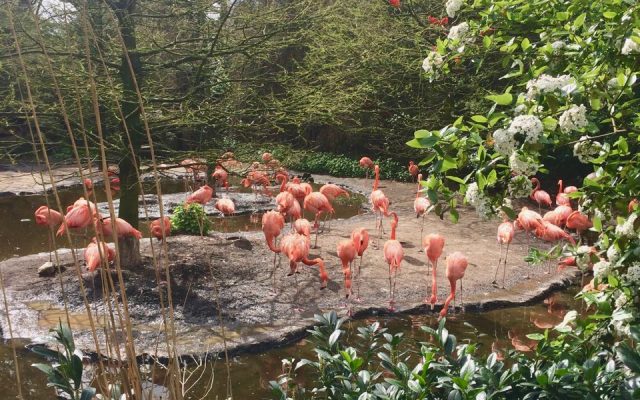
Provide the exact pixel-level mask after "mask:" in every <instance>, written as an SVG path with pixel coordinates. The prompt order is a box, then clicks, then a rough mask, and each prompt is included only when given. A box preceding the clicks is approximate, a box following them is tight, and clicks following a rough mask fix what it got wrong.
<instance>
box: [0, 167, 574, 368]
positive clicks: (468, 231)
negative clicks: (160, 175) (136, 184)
mask: <svg viewBox="0 0 640 400" xmlns="http://www.w3.org/2000/svg"><path fill="white" fill-rule="evenodd" d="M315 178H316V182H322V181H325V180H331V181H333V182H336V183H340V184H344V185H346V186H348V187H349V188H351V189H353V190H355V191H362V192H364V193H367V192H368V191H370V188H369V185H370V184H371V181H368V182H367V181H365V180H362V179H337V178H327V177H322V176H315ZM382 189H383V190H384V191H385V193H386V194H387V196H389V198H390V199H391V201H392V205H391V209H392V210H394V211H397V212H398V214H399V217H400V223H399V227H398V239H399V240H400V241H401V243H402V244H403V247H404V251H405V258H404V262H403V263H402V266H401V270H400V273H399V275H398V282H397V289H396V291H397V296H396V300H397V304H396V307H397V309H398V312H416V313H431V312H438V311H439V309H440V305H441V304H442V302H443V301H444V298H445V297H446V296H447V295H448V292H449V289H448V286H449V285H448V282H447V281H446V279H445V276H444V257H445V256H446V255H447V254H450V253H452V252H453V251H462V252H463V253H465V254H466V255H467V256H468V258H469V261H470V263H471V265H470V266H469V268H468V269H467V273H466V276H465V280H464V292H463V300H464V305H465V308H466V310H467V311H471V310H474V311H475V310H482V309H488V308H491V307H503V306H508V305H518V304H525V303H529V302H531V301H533V300H534V299H536V298H540V297H542V296H544V295H545V294H547V293H548V292H549V290H551V289H558V288H561V287H564V286H567V285H568V284H569V283H570V280H571V279H572V278H573V277H575V275H576V272H575V270H574V271H567V272H563V273H554V274H551V275H549V274H545V271H546V269H545V268H544V267H542V266H527V265H526V263H524V262H523V261H522V260H523V257H524V255H525V241H524V237H523V236H517V237H516V239H515V240H514V243H513V244H512V246H511V250H510V253H509V263H508V271H507V280H506V289H498V288H496V287H494V286H493V285H492V284H491V282H492V280H493V274H494V271H495V265H496V262H497V259H498V250H499V249H498V247H497V245H496V243H495V229H496V226H497V223H496V222H495V221H493V222H486V221H481V220H479V219H478V218H477V217H476V215H475V213H474V212H473V211H471V210H462V212H461V217H460V222H459V223H458V224H456V225H454V224H451V223H450V222H448V221H442V220H440V219H439V218H438V217H436V216H433V215H430V216H428V217H427V218H426V222H425V229H424V232H425V234H426V233H431V232H437V233H440V234H442V235H444V236H445V238H446V244H445V249H444V254H443V257H442V258H441V262H440V267H439V270H438V286H439V287H440V290H439V293H438V305H437V306H436V308H435V310H433V311H431V310H430V308H428V307H425V306H424V305H423V303H422V300H423V299H424V297H425V294H426V292H427V284H426V278H427V275H426V267H425V264H424V260H425V257H424V254H423V253H422V252H420V251H419V250H420V238H419V232H420V223H421V220H420V219H416V218H415V214H413V212H412V204H413V198H414V196H415V192H414V191H413V190H414V185H409V184H404V183H397V182H383V183H382ZM355 227H365V228H367V229H369V230H370V232H372V233H373V231H374V218H373V215H372V214H364V215H359V216H356V217H352V218H349V219H346V220H338V221H333V222H332V223H331V228H332V229H331V231H330V232H324V233H323V234H321V235H320V239H319V241H318V244H319V248H317V249H314V250H312V256H319V257H322V258H324V259H325V261H326V263H327V269H328V273H329V279H330V281H329V285H328V287H327V289H325V290H320V281H319V277H318V271H317V269H316V268H315V267H307V266H302V267H301V273H300V274H298V275H297V276H286V274H287V272H288V262H286V261H285V260H282V261H281V265H280V267H279V268H278V269H277V271H276V274H275V281H276V287H275V291H274V290H273V286H272V282H273V278H274V276H273V275H272V261H273V253H271V252H270V251H269V250H268V249H267V247H266V245H265V243H264V238H263V236H262V233H261V232H247V233H233V234H226V235H225V234H219V233H214V234H212V235H211V236H210V237H205V238H199V237H189V236H176V237H170V238H169V240H168V243H167V248H168V259H167V262H168V263H167V264H163V263H160V264H159V266H160V271H159V272H158V275H157V274H156V267H155V266H154V263H153V261H152V259H151V256H152V254H153V253H152V249H151V245H150V241H149V239H144V240H143V242H142V245H141V247H142V252H143V254H144V255H145V264H144V265H143V266H140V267H138V268H135V269H133V270H129V271H124V273H123V280H124V290H125V293H126V296H127V298H128V303H129V313H130V319H131V326H132V330H133V335H134V338H135V345H136V351H137V353H138V354H142V353H147V354H154V355H155V354H157V355H158V356H163V355H165V354H166V353H167V344H166V343H167V335H166V332H165V328H164V323H163V317H162V314H163V313H162V308H161V307H160V295H161V294H162V295H163V301H164V303H165V304H166V301H167V297H166V294H167V290H168V288H169V287H170V288H171V292H172V297H173V299H172V300H173V304H174V309H175V314H174V316H173V317H174V319H175V331H176V339H175V343H176V347H177V351H178V353H180V354H205V353H209V352H217V351H220V350H221V349H222V342H223V337H222V329H221V327H222V325H221V322H222V323H223V325H224V327H225V329H226V338H227V343H228V345H229V347H230V348H231V349H234V350H235V351H245V350H256V349H264V348H266V347H269V346H272V345H274V344H278V343H285V342H288V341H290V340H293V339H295V338H298V337H300V336H302V335H304V331H305V328H306V327H308V326H310V325H311V324H312V323H313V320H312V317H313V315H314V314H316V313H321V312H326V311H329V310H337V311H338V312H339V313H340V314H344V313H346V309H345V308H344V305H345V302H344V294H343V293H344V291H343V275H342V271H341V268H340V263H339V260H338V258H337V256H336V250H335V248H336V244H337V242H338V241H340V240H342V239H343V238H347V237H348V236H349V235H350V233H351V231H352V230H353V229H354V228H355ZM385 227H386V231H387V234H388V231H389V224H388V221H387V220H385ZM384 240H386V237H385V238H383V240H382V241H381V242H380V243H379V244H378V246H377V247H378V248H377V249H376V248H375V247H376V240H375V239H374V240H372V243H371V244H370V247H369V249H368V250H367V252H366V253H365V256H364V263H363V267H362V278H361V280H360V295H361V298H362V302H361V303H355V302H354V303H352V309H353V311H354V313H355V314H356V315H357V316H362V315H371V314H379V313H387V312H388V310H387V305H388V266H387V265H386V264H385V261H384V258H383V256H382V246H383V243H384ZM153 247H154V249H155V252H156V254H157V255H159V252H160V246H158V244H157V242H154V246H153ZM46 260H48V255H46V254H40V255H32V256H27V257H21V258H13V259H9V260H7V261H4V262H2V263H0V268H1V269H2V273H3V275H4V280H5V286H6V288H7V296H8V306H9V310H10V311H9V312H10V317H11V321H12V323H13V330H14V336H16V337H25V338H30V339H33V340H35V341H43V340H45V339H44V338H46V337H47V336H48V332H47V331H48V329H49V328H50V327H52V326H54V325H56V324H57V322H58V320H59V319H60V318H63V319H64V318H65V312H64V311H63V310H64V303H65V297H66V302H67V307H68V309H69V311H70V314H71V317H70V320H71V324H72V326H73V327H74V333H75V335H76V338H77V340H78V343H79V347H81V348H83V349H86V350H89V351H93V350H95V349H96V346H95V343H94V341H93V338H92V336H91V334H90V332H89V330H88V328H89V326H90V321H89V319H88V318H87V316H86V309H85V304H84V296H83V293H82V289H81V287H80V280H79V279H78V275H77V269H76V267H75V266H74V265H73V263H72V257H71V253H70V252H68V251H67V252H66V253H64V254H62V255H61V263H62V264H64V265H66V269H65V270H64V271H63V272H62V274H61V275H59V276H56V277H49V278H45V277H39V276H38V275H37V273H36V270H37V268H38V266H40V265H41V264H42V263H43V262H44V261H46ZM165 267H167V268H168V270H169V271H170V276H169V277H167V276H166V275H165V272H164V271H165ZM158 276H159V279H158ZM525 276H529V277H530V278H529V279H524V277H525ZM115 280H116V292H119V285H118V284H117V279H115ZM60 282H62V287H63V288H64V294H63V291H62V288H61V285H60ZM101 282H102V278H101V277H100V276H85V278H84V279H83V281H82V283H83V285H84V287H85V295H86V299H87V302H88V304H89V306H90V309H91V310H92V316H93V321H94V323H95V324H96V326H97V327H98V329H97V333H98V338H99V341H100V343H99V346H98V347H99V348H100V350H101V351H102V352H103V353H106V351H105V348H106V347H107V343H106V342H105V326H106V324H105V323H106V321H107V317H106V313H105V311H106V310H107V308H108V307H115V306H116V305H118V304H119V300H120V299H119V295H118V296H116V297H115V298H114V297H112V298H111V300H110V302H107V301H105V300H103V296H102V285H101ZM214 283H215V284H217V285H214ZM216 288H217V290H218V292H219V299H218V300H216V296H215V292H216V290H215V289H216ZM65 294H66V296H65ZM218 304H219V306H220V307H219V308H218ZM458 305H460V302H458ZM219 314H220V315H221V316H222V320H221V319H220V318H219ZM2 324H3V325H2V328H3V336H4V337H8V331H7V329H6V318H2ZM110 336H113V335H110ZM115 337H120V338H121V337H122V332H116V334H115ZM109 344H110V345H113V344H114V343H109ZM118 344H119V345H121V343H118ZM114 348H116V347H112V349H114ZM112 355H113V353H112Z"/></svg>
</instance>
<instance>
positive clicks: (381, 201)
mask: <svg viewBox="0 0 640 400" xmlns="http://www.w3.org/2000/svg"><path fill="white" fill-rule="evenodd" d="M373 171H374V173H375V180H374V181H373V190H372V191H371V195H370V196H369V199H370V200H371V208H372V209H373V212H374V214H375V216H376V229H377V230H378V234H379V235H378V240H380V239H382V231H383V227H382V219H383V218H384V216H385V215H388V214H389V198H388V197H387V196H386V195H385V194H384V192H383V191H382V190H380V189H378V185H379V183H380V167H379V166H378V165H376V166H374V168H373ZM378 213H379V214H380V221H379V222H378Z"/></svg>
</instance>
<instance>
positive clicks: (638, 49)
mask: <svg viewBox="0 0 640 400" xmlns="http://www.w3.org/2000/svg"><path fill="white" fill-rule="evenodd" d="M620 52H621V53H622V54H623V55H625V56H627V55H629V54H633V53H640V44H638V43H636V42H634V41H633V39H631V38H628V39H626V40H625V41H624V44H623V45H622V49H621V50H620Z"/></svg>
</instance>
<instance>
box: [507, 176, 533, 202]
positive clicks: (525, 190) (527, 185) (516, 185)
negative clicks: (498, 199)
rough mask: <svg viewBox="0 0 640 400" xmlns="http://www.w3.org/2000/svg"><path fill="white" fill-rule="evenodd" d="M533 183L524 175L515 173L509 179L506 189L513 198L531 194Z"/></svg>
mask: <svg viewBox="0 0 640 400" xmlns="http://www.w3.org/2000/svg"><path fill="white" fill-rule="evenodd" d="M532 188H533V185H532V184H531V180H529V178H528V177H527V176H525V175H517V176H514V177H512V178H511V180H509V185H508V187H507V190H508V191H509V195H510V196H511V197H514V198H519V197H527V196H529V194H531V189H532Z"/></svg>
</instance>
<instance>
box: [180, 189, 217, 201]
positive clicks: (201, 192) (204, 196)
mask: <svg viewBox="0 0 640 400" xmlns="http://www.w3.org/2000/svg"><path fill="white" fill-rule="evenodd" d="M212 197H213V188H212V187H211V186H209V185H204V186H202V187H200V188H199V189H198V190H196V191H195V192H193V193H191V194H190V195H189V196H187V201H185V203H186V204H191V203H198V204H201V205H205V204H207V203H208V202H209V201H211V198H212Z"/></svg>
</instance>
